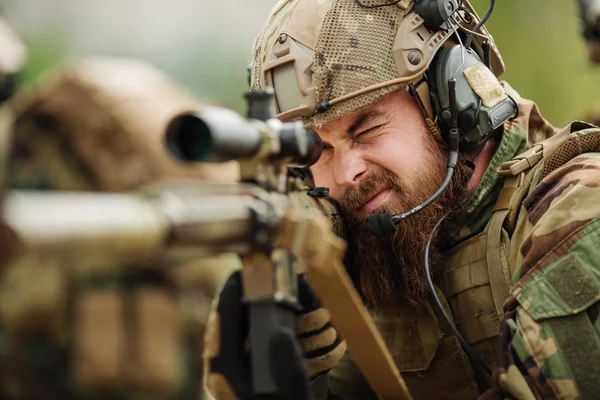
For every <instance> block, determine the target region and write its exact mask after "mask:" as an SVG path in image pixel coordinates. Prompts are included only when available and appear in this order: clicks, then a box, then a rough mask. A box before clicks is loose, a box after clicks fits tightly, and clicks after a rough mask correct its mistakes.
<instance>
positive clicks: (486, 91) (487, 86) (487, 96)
mask: <svg viewBox="0 0 600 400" xmlns="http://www.w3.org/2000/svg"><path fill="white" fill-rule="evenodd" d="M464 74H465V77H466V78H467V82H469V86H471V89H473V91H474V92H475V93H477V96H479V97H480V98H481V102H482V103H483V105H484V106H486V107H488V108H492V107H494V106H495V105H496V104H498V103H500V102H501V101H502V100H504V99H506V98H507V97H508V96H507V94H506V92H504V88H502V85H500V82H498V79H496V77H495V76H494V74H493V73H492V71H490V70H489V69H488V68H487V67H486V66H485V65H483V64H481V63H477V64H475V65H473V66H472V67H469V68H467V69H466V70H465V72H464Z"/></svg>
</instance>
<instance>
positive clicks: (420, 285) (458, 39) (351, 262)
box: [206, 0, 600, 399]
mask: <svg viewBox="0 0 600 400" xmlns="http://www.w3.org/2000/svg"><path fill="white" fill-rule="evenodd" d="M493 3H494V2H492V6H490V10H489V11H488V12H487V13H486V15H487V16H489V14H490V13H491V11H492V9H493ZM253 54H254V62H253V69H252V71H251V72H252V75H251V78H252V79H251V82H252V88H253V89H262V88H265V87H273V88H274V91H275V103H276V104H275V106H276V108H277V111H278V113H279V114H278V118H280V119H281V120H284V121H288V120H298V119H299V120H302V121H303V122H304V123H305V124H306V125H307V126H310V127H312V128H313V129H314V130H315V131H316V132H317V133H318V134H319V136H320V137H321V139H322V141H323V144H324V151H323V155H322V156H321V158H320V160H319V161H318V163H316V164H315V165H314V166H312V167H311V169H310V178H311V179H312V181H313V183H314V185H315V186H317V187H328V188H329V197H330V198H331V199H332V200H335V201H337V203H339V207H340V211H341V212H342V214H343V215H344V217H345V220H346V223H347V224H346V227H347V232H346V234H345V238H346V239H347V241H348V243H349V247H348V254H347V257H346V259H345V265H346V267H347V270H348V272H349V273H350V275H351V277H352V278H353V280H354V282H355V285H356V286H357V289H358V291H359V293H360V294H361V296H362V299H363V301H364V302H365V304H366V306H367V308H368V309H369V312H370V314H371V316H372V317H373V319H374V320H375V322H376V325H377V327H378V328H379V331H380V332H381V335H382V337H383V339H384V341H385V343H386V345H387V347H388V349H389V351H390V353H391V355H392V358H393V360H394V362H395V364H396V366H397V367H398V369H399V370H400V372H401V373H402V376H403V378H404V380H405V382H406V385H407V386H408V388H409V389H410V392H411V393H412V396H413V398H415V399H473V398H477V397H478V396H484V397H486V398H506V397H509V398H512V397H514V398H520V399H521V398H522V399H534V398H595V397H596V396H597V395H599V394H600V384H599V383H598V379H597V376H598V375H597V374H598V373H600V363H599V361H598V360H599V359H600V358H599V357H598V356H599V355H600V339H599V337H598V332H599V328H598V327H599V326H600V322H598V314H599V312H600V303H599V302H598V299H600V279H599V276H600V262H599V258H598V256H597V255H596V254H597V250H596V249H597V244H598V237H599V236H598V229H599V228H600V220H599V219H598V217H599V216H600V208H598V206H597V201H596V200H595V197H596V196H597V195H598V194H600V192H599V190H598V183H599V182H600V155H599V153H597V152H598V151H599V150H600V131H599V130H598V129H597V128H594V127H592V126H591V125H586V124H583V123H573V124H570V125H569V126H567V127H566V128H564V129H561V130H557V129H554V128H553V127H552V126H550V124H549V123H548V122H547V121H546V120H544V118H543V117H542V116H541V115H540V113H539V110H538V108H537V106H535V104H534V103H533V102H531V101H529V100H526V99H523V98H521V97H520V96H519V95H518V94H517V93H516V92H515V91H514V90H513V89H512V88H511V87H510V86H509V85H508V84H507V83H505V82H503V83H500V82H499V81H498V80H497V78H496V77H497V76H499V75H501V74H502V72H503V70H504V64H503V62H502V59H501V57H500V54H499V53H498V50H497V48H496V47H495V44H494V42H493V39H492V37H491V36H490V35H489V33H488V32H487V30H486V29H485V28H484V27H483V22H480V20H479V18H478V17H477V16H476V13H475V12H474V10H473V8H472V7H471V6H470V4H469V3H468V2H467V1H462V2H455V1H448V0H445V1H444V0H440V1H435V0H431V1H430V0H419V1H416V2H414V1H410V0H399V1H385V0H362V1H361V0H328V1H322V0H289V1H281V2H280V3H279V4H278V5H277V6H276V7H275V9H274V10H273V12H272V13H271V15H270V17H269V19H268V21H267V23H266V24H265V26H264V27H263V30H262V31H261V33H260V34H259V36H258V37H257V39H256V42H255V46H254V53H253ZM457 143H458V145H457ZM457 147H458V151H457ZM453 171H454V173H452V172H453ZM450 176H452V178H451V179H449V177H450ZM448 183H449V184H448ZM434 193H435V195H434ZM438 195H439V196H438ZM382 213H387V214H388V215H387V216H386V215H385V214H382ZM368 217H370V218H371V219H370V220H369V219H368ZM367 221H370V222H367ZM442 221H443V225H442V227H441V228H440V229H436V228H437V226H438V225H440V224H441V223H442ZM374 233H375V234H376V235H374ZM376 236H377V237H376ZM379 236H383V237H379ZM426 267H427V268H430V269H431V276H432V277H433V282H434V285H433V284H432V285H431V287H429V285H428V281H427V278H428V274H427V273H426ZM308 280H310V277H308ZM301 286H302V285H301ZM240 298H241V290H239V276H233V277H232V278H231V279H230V280H229V281H228V283H227V284H226V285H225V287H224V289H223V291H222V293H221V295H220V303H219V305H218V306H217V307H216V310H217V312H218V313H219V315H220V321H221V329H220V331H221V334H220V335H219V329H218V328H219V326H218V324H215V323H213V324H212V328H213V329H211V330H209V335H208V340H209V341H210V342H211V343H213V344H214V343H215V338H216V337H218V338H220V342H219V344H220V346H217V347H219V348H220V349H228V353H229V354H233V353H235V354H237V356H238V358H229V359H228V358H227V357H226V356H224V354H225V353H223V352H221V353H219V352H218V351H217V352H215V351H211V352H210V353H209V354H207V357H206V358H207V362H208V364H209V366H210V369H211V374H210V375H208V379H207V383H208V386H209V389H210V390H211V391H212V392H213V394H215V396H216V398H217V399H225V398H235V397H241V398H253V397H249V396H248V394H247V392H246V391H244V389H243V388H247V382H242V381H243V377H247V376H248V374H245V373H240V368H243V364H242V363H238V364H235V360H237V361H240V360H242V359H243V358H242V357H241V355H240V352H244V351H245V350H247V349H245V348H244V346H243V345H240V344H239V343H237V344H236V343H234V342H235V341H234V340H232V339H231V337H228V336H227V335H224V334H222V332H223V331H224V330H226V329H228V330H232V329H234V328H237V329H240V328H241V327H242V325H240V324H238V325H235V324H234V323H233V322H232V321H234V320H235V319H236V318H238V317H239V315H241V314H235V313H229V311H230V310H231V309H230V308H228V307H230V306H231V305H232V304H239V303H240ZM307 299H308V300H307ZM300 300H301V302H302V303H303V305H304V307H305V309H304V311H303V313H302V314H300V315H299V316H298V319H297V324H296V329H297V337H298V339H299V343H300V346H301V350H302V352H303V355H304V357H305V359H306V361H307V368H308V375H309V377H310V391H311V394H310V395H309V394H308V393H305V392H303V391H302V390H296V389H295V390H292V391H291V393H289V392H290V391H289V390H288V391H287V392H286V391H285V387H284V386H285V384H283V385H281V387H282V388H283V390H282V393H286V394H285V395H287V396H288V397H289V396H291V397H289V398H297V399H300V398H307V397H310V396H311V395H312V396H314V398H318V399H325V398H342V399H371V398H373V399H374V398H377V395H376V394H375V393H374V392H373V390H372V388H371V387H370V385H369V384H368V383H367V382H366V381H365V380H364V379H363V378H362V376H361V371H359V370H358V368H357V367H356V366H355V364H354V362H353V360H352V348H350V349H348V352H346V354H345V355H343V356H342V353H343V350H344V342H343V341H342V340H341V338H340V336H339V335H335V334H331V325H330V323H329V322H328V321H327V319H326V318H325V317H324V315H325V316H326V315H327V314H324V313H321V314H319V313H317V311H319V308H318V306H317V305H315V304H316V302H315V300H314V299H313V298H310V296H304V298H303V296H302V295H301V296H300ZM319 316H320V317H321V320H320V321H319V320H318V317H319ZM311 318H312V320H311V322H310V324H309V323H307V320H310V319H311ZM225 324H227V328H224V327H223V326H224V325H225ZM307 325H309V326H310V328H306V326H307ZM454 327H455V328H456V329H454ZM235 336H236V339H237V340H238V342H239V340H240V339H243V337H244V335H243V334H241V333H238V334H236V335H235ZM207 347H210V346H208V345H207ZM233 348H235V349H238V350H239V351H238V352H237V353H236V352H235V351H232V350H231V349H233ZM250 351H251V349H250ZM292 369H293V368H292ZM490 371H493V375H492V374H490ZM363 372H364V371H363ZM282 382H284V383H287V384H289V383H290V382H294V381H293V380H290V379H289V377H283V378H282ZM297 382H300V381H297ZM301 386H302V385H301V384H299V383H298V386H297V387H301ZM302 396H304V397H302ZM288 397H285V396H284V397H283V398H288ZM398 398H400V394H399V395H398Z"/></svg>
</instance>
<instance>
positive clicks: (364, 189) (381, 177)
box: [339, 168, 406, 215]
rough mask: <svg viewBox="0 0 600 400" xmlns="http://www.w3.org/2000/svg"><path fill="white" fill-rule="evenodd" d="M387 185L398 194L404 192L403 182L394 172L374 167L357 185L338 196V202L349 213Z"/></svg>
mask: <svg viewBox="0 0 600 400" xmlns="http://www.w3.org/2000/svg"><path fill="white" fill-rule="evenodd" d="M387 187H389V188H391V189H392V190H393V191H394V192H396V193H397V194H400V195H401V194H403V193H406V190H405V185H404V183H403V182H402V180H401V179H400V178H399V177H398V176H397V175H396V174H394V173H393V172H392V171H390V170H388V169H385V168H381V169H376V170H374V171H373V172H371V173H369V175H367V176H366V177H364V178H363V179H362V180H361V182H360V185H359V186H358V187H356V188H352V189H348V190H346V191H345V192H344V193H343V194H342V196H341V197H340V200H339V204H340V206H341V208H342V210H343V211H344V212H345V213H347V214H350V215H351V214H353V213H355V212H356V211H357V210H358V209H359V208H360V207H361V206H362V205H363V204H365V203H366V202H367V201H368V200H369V199H370V198H371V197H373V195H375V194H376V193H377V192H379V191H380V190H382V189H383V188H387Z"/></svg>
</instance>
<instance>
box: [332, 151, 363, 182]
mask: <svg viewBox="0 0 600 400" xmlns="http://www.w3.org/2000/svg"><path fill="white" fill-rule="evenodd" d="M367 170H368V162H367V161H366V160H365V159H364V157H363V156H362V154H361V152H360V151H358V150H355V149H343V150H342V149H340V150H338V151H336V153H335V155H334V165H333V173H334V176H335V183H336V184H338V185H339V186H342V187H346V188H350V187H355V186H358V184H359V183H360V181H361V179H362V178H363V177H364V176H366V172H367Z"/></svg>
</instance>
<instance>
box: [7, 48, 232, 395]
mask: <svg viewBox="0 0 600 400" xmlns="http://www.w3.org/2000/svg"><path fill="white" fill-rule="evenodd" d="M12 107H13V110H14V112H15V122H14V123H13V124H12V126H11V134H12V135H13V137H12V140H11V141H10V146H9V148H10V160H9V163H8V164H9V176H8V181H9V182H10V185H11V186H12V187H19V188H27V189H36V190H94V191H124V190H133V189H136V188H137V187H139V186H140V185H147V184H151V183H153V182H155V181H158V180H165V179H174V178H188V179H189V178H196V179H210V180H219V181H230V182H231V181H235V180H236V178H237V166H236V165H225V166H223V167H216V166H207V167H196V166H194V167H188V166H182V165H179V164H177V163H176V162H174V161H173V160H171V159H170V157H169V156H168V155H167V153H166V152H165V150H164V147H163V143H162V136H163V134H164V127H165V125H166V123H167V121H168V120H169V119H170V118H171V117H172V116H174V115H175V114H176V113H177V112H180V111H187V110H191V109H195V108H196V107H197V102H196V101H195V100H194V99H193V98H192V97H191V96H189V95H188V94H187V93H185V91H183V90H182V89H180V88H178V87H177V86H176V85H174V84H173V83H172V82H171V81H170V80H169V79H168V78H167V77H166V76H165V75H164V74H162V73H161V72H159V71H157V70H156V69H154V68H153V67H151V66H149V65H146V64H144V63H142V62H139V61H135V60H119V59H87V60H82V61H78V62H75V63H73V64H71V65H68V66H63V67H61V68H60V69H59V70H58V71H55V72H53V73H52V75H51V76H49V77H47V78H46V79H45V80H43V81H42V82H41V83H39V84H38V85H37V87H35V88H34V89H33V90H32V91H31V92H28V93H23V94H21V95H20V96H19V97H18V98H17V99H15V102H14V103H13V104H12ZM92 261H93V260H90V264H92ZM93 264H94V268H90V267H87V265H85V266H84V265H79V264H78V265H73V264H57V263H55V262H51V261H49V260H45V259H43V258H40V257H36V256H35V255H32V256H31V257H27V258H24V259H19V260H18V261H16V262H14V263H12V264H10V265H6V266H4V267H3V268H2V269H0V398H2V399H5V398H7V399H36V398H40V399H41V398H43V399H53V398H57V399H58V398H60V399H80V398H119V399H164V398H181V399H184V398H185V399H200V398H204V397H205V396H204V394H203V388H202V352H203V332H204V328H205V324H206V320H207V318H208V313H209V310H210V304H211V301H212V298H213V297H214V296H215V294H216V292H217V289H218V287H219V286H220V284H221V283H222V282H223V281H224V280H225V278H226V277H227V276H228V275H229V274H230V273H231V271H232V270H234V269H236V268H239V266H240V262H239V260H238V259H237V257H236V256H233V255H224V256H221V257H215V258H214V259H206V260H197V261H193V262H190V263H186V264H185V265H178V266H177V268H165V267H167V265H154V264H152V265H148V264H147V263H146V264H143V263H142V264H136V265H128V266H126V267H115V266H112V265H110V264H108V265H106V264H102V263H101V262H94V263H93ZM169 267H173V266H172V265H169Z"/></svg>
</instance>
